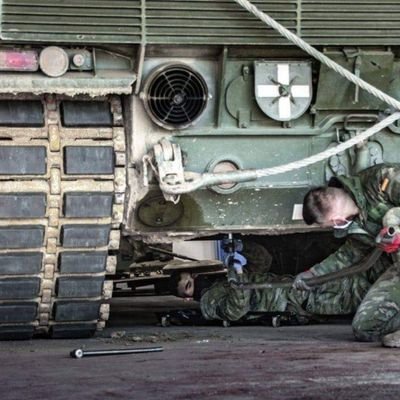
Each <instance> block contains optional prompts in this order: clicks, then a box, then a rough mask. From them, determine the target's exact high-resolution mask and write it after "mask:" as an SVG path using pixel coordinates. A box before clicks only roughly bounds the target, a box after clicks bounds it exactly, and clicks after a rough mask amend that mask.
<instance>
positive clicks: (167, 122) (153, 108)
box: [145, 64, 208, 129]
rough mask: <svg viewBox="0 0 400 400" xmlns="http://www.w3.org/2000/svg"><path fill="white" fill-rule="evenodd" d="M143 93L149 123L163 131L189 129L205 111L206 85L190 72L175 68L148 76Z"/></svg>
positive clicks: (161, 70) (165, 68)
mask: <svg viewBox="0 0 400 400" xmlns="http://www.w3.org/2000/svg"><path fill="white" fill-rule="evenodd" d="M146 86H147V88H146V90H145V94H146V95H145V105H146V109H147V111H148V112H149V114H150V116H151V118H152V120H153V121H154V122H155V123H157V124H158V125H160V126H162V127H164V128H166V129H183V128H186V127H188V126H190V125H192V124H193V123H194V122H195V121H196V120H197V119H198V118H199V117H200V115H201V114H202V112H203V111H204V109H205V107H206V105H207V100H208V89H207V84H206V82H205V81H204V79H203V77H202V76H201V75H200V74H199V73H198V72H196V71H194V70H193V69H192V68H190V67H188V66H186V65H182V64H174V65H168V66H164V67H162V68H159V69H157V70H156V71H155V72H154V73H152V74H151V76H150V78H149V80H148V83H147V85H146Z"/></svg>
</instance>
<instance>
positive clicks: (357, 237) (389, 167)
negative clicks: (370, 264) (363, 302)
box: [311, 164, 400, 280]
mask: <svg viewBox="0 0 400 400" xmlns="http://www.w3.org/2000/svg"><path fill="white" fill-rule="evenodd" d="M330 184H331V185H332V184H333V185H335V186H337V185H338V184H339V185H340V186H342V187H343V189H344V190H346V191H347V192H348V193H349V194H350V195H351V196H352V198H353V199H354V201H355V202H356V204H357V206H358V208H359V209H360V210H361V211H360V214H359V215H358V216H357V217H356V219H355V220H354V222H353V223H352V224H351V225H350V227H349V228H348V230H347V232H346V231H345V232H343V231H337V232H335V234H336V235H339V234H345V235H346V236H347V237H346V242H345V244H344V245H343V246H341V247H340V248H339V249H338V250H337V251H336V252H335V253H333V254H331V255H330V256H329V257H327V258H326V259H325V260H323V261H322V262H320V263H318V264H316V265H314V266H313V267H312V268H311V271H312V272H313V273H314V274H315V275H318V276H319V275H325V274H326V273H329V272H333V271H338V270H340V269H342V268H346V267H349V266H351V265H353V264H354V263H357V262H359V261H360V260H361V259H362V258H363V257H365V256H366V255H367V254H368V252H370V251H371V250H372V249H373V248H374V246H375V238H376V236H377V234H378V233H379V231H380V230H381V229H382V218H383V217H384V215H385V214H386V212H387V211H388V210H390V209H391V208H393V207H398V206H400V164H379V165H375V166H373V167H370V168H367V169H366V170H364V171H362V172H360V173H359V174H358V176H354V177H345V176H341V177H338V178H334V181H333V182H330ZM378 264H381V268H374V269H373V270H371V272H370V274H371V273H373V274H378V275H379V274H381V273H382V272H383V271H384V270H385V269H386V268H387V266H388V265H389V264H390V259H389V257H387V256H386V255H383V256H382V257H381V259H380V260H379V262H378ZM377 267H378V266H377ZM371 279H373V280H375V279H376V276H374V277H371Z"/></svg>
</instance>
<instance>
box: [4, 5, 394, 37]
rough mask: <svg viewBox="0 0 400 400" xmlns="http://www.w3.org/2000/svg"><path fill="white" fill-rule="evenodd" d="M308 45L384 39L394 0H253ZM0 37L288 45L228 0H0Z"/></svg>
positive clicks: (390, 26)
mask: <svg viewBox="0 0 400 400" xmlns="http://www.w3.org/2000/svg"><path fill="white" fill-rule="evenodd" d="M253 3H254V4H255V5H256V6H258V7H259V8H260V9H261V10H263V11H265V12H266V13H268V14H269V15H271V16H272V17H273V18H276V19H277V21H278V22H280V23H281V24H283V25H284V26H285V27H286V28H288V29H290V30H291V31H293V32H294V33H296V34H298V35H299V36H301V37H302V38H303V39H305V40H306V41H308V42H309V43H311V44H314V45H390V44H392V43H393V40H394V39H396V38H397V39H400V24H399V22H400V3H399V2H397V1H393V0H381V1H379V2H377V1H373V0H353V1H351V2H350V1H344V0H329V1H328V0H274V1H269V0H254V1H253ZM1 14H2V27H1V38H2V40H5V41H7V40H10V41H11V40H21V41H27V42H67V43H132V44H135V43H136V44H137V43H149V44H151V43H159V44H220V45H233V44H243V45H288V44H289V43H288V42H287V41H286V39H283V38H281V37H280V36H279V34H277V33H276V32H275V31H273V30H272V29H270V28H267V27H265V25H264V24H263V23H262V22H261V21H259V20H257V19H256V18H254V17H253V16H251V15H250V14H249V13H248V12H247V11H245V10H244V9H242V8H241V7H240V6H239V5H238V4H236V3H234V2H233V1H229V0H195V1H186V0H178V1H155V0H141V1H140V0H138V1H135V0H118V1H109V0H85V1H81V0H70V1H64V0H37V1H35V0H33V1H29V0H3V2H2V5H1Z"/></svg>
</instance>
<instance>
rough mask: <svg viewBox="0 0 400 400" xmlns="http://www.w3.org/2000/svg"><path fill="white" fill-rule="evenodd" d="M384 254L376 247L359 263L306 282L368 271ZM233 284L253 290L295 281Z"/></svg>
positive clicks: (234, 286)
mask: <svg viewBox="0 0 400 400" xmlns="http://www.w3.org/2000/svg"><path fill="white" fill-rule="evenodd" d="M381 255H382V250H380V249H379V248H377V249H374V250H373V251H372V252H371V253H370V254H368V255H367V256H366V257H365V258H363V259H362V260H361V261H360V262H359V263H356V264H354V265H353V266H351V267H348V268H344V269H342V270H339V271H336V272H330V273H329V274H325V275H321V276H316V277H314V278H309V279H304V282H305V283H306V284H307V285H308V286H309V287H314V286H319V285H323V284H324V283H327V282H331V281H334V280H337V279H343V278H346V277H348V276H352V275H355V274H359V273H361V272H364V271H367V270H368V269H369V268H371V267H372V266H373V265H374V264H375V263H376V262H377V261H378V259H379V257H380V256H381ZM230 284H231V286H232V287H233V288H235V289H242V290H251V289H274V288H290V287H292V286H293V282H280V281H276V282H265V283H236V282H231V283H230Z"/></svg>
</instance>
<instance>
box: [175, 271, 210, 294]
mask: <svg viewBox="0 0 400 400" xmlns="http://www.w3.org/2000/svg"><path fill="white" fill-rule="evenodd" d="M217 278H218V277H217V276H209V275H207V274H197V273H192V272H174V273H173V274H172V275H171V277H170V279H169V290H170V292H171V294H172V295H174V296H177V297H182V298H185V299H194V300H197V301H199V300H200V298H201V295H202V293H203V292H204V291H205V290H207V289H208V288H209V287H210V286H211V285H212V284H213V283H214V282H215V280H216V279H217Z"/></svg>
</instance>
